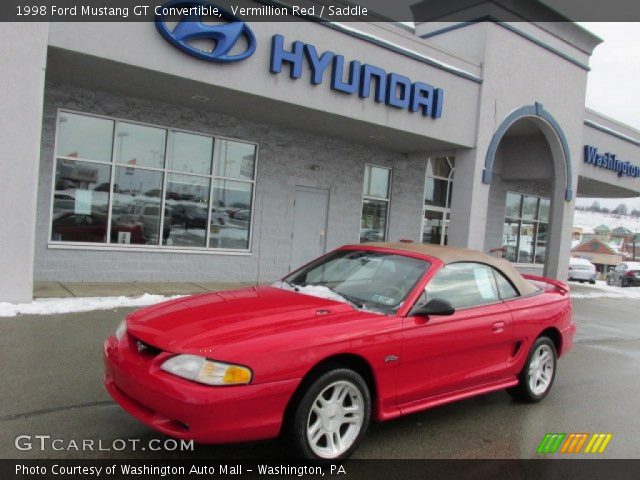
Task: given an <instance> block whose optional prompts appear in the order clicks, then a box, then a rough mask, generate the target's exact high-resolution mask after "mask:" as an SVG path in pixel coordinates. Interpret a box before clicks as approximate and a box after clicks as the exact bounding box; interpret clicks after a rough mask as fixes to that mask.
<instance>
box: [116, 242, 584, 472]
mask: <svg viewBox="0 0 640 480" xmlns="http://www.w3.org/2000/svg"><path fill="white" fill-rule="evenodd" d="M574 332H575V326H574V323H573V320H572V307H571V301H570V299H569V288H568V287H567V286H566V285H565V284H564V283H562V282H558V281H554V280H549V279H545V278H540V277H531V276H521V275H520V274H519V273H518V272H517V271H516V270H515V269H514V268H513V267H512V266H511V264H510V263H508V262H506V261H503V260H498V259H495V258H493V257H489V256H487V255H484V254H482V253H480V252H474V251H471V250H463V249H456V248H451V247H440V246H427V245H417V244H402V243H399V244H391V243H372V244H364V245H348V246H344V247H342V248H339V249H338V250H335V251H333V252H331V253H329V254H327V255H325V256H323V257H321V258H319V259H317V260H315V261H313V262H311V263H309V264H308V265H306V266H304V267H302V268H300V269H299V270H297V271H295V272H293V273H291V274H290V275H288V276H287V277H285V278H284V279H283V280H282V281H281V282H277V283H276V284H274V285H271V286H260V287H253V288H244V289H240V290H234V291H227V292H218V293H207V294H202V295H196V296H192V297H187V298H181V299H177V300H173V301H169V302H166V303H162V304H159V305H156V306H153V307H150V308H145V309H142V310H139V311H136V312H134V313H132V314H130V315H128V316H127V318H126V319H125V320H124V321H123V322H122V324H121V325H120V326H119V327H118V329H117V331H116V333H115V335H114V336H111V337H109V339H107V341H106V343H105V346H104V359H105V365H106V373H105V384H106V388H107V390H108V391H109V393H110V394H111V396H112V397H113V398H114V399H115V400H116V401H117V402H118V403H119V404H120V405H121V406H122V408H124V409H125V410H126V411H127V412H129V413H130V414H132V415H133V416H135V417H136V418H138V419H139V420H141V421H142V422H144V423H146V424H148V425H150V426H151V427H153V428H155V429H157V430H159V431H161V432H163V433H165V434H168V435H171V436H174V437H179V438H185V439H194V440H195V441H197V442H203V443H226V442H237V441H246V440H257V439H265V438H271V437H276V436H278V435H280V434H283V435H286V437H287V438H288V439H290V440H291V441H292V443H293V445H294V446H295V447H296V449H297V452H298V453H299V455H301V456H302V457H304V458H310V459H342V458H346V457H348V456H349V455H350V454H351V453H352V452H353V451H354V450H355V449H356V447H357V445H358V443H359V441H360V440H361V439H362V437H363V436H364V435H365V432H366V430H367V426H368V424H369V422H370V420H371V419H372V418H373V419H375V420H378V421H381V420H389V419H392V418H395V417H398V416H400V415H405V414H409V413H412V412H416V411H419V410H423V409H426V408H430V407H433V406H436V405H441V404H443V403H447V402H451V401H454V400H459V399H462V398H467V397H470V396H473V395H479V394H483V393H487V392H490V391H493V390H498V389H503V388H506V389H507V390H508V391H509V392H510V393H511V394H512V395H513V396H514V397H516V398H518V399H520V400H523V401H528V402H537V401H539V400H541V399H542V398H544V397H545V396H546V395H547V393H548V392H549V389H550V388H551V385H552V384H553V380H554V376H555V373H556V361H557V357H558V356H560V355H563V354H565V353H566V352H567V351H568V350H569V349H570V348H571V346H572V339H573V334H574Z"/></svg>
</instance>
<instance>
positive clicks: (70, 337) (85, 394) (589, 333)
mask: <svg viewBox="0 0 640 480" xmlns="http://www.w3.org/2000/svg"><path fill="white" fill-rule="evenodd" d="M572 288H573V289H574V291H576V292H580V291H582V289H583V288H587V287H581V286H579V285H572ZM589 291H593V290H589ZM574 309H575V321H576V324H577V326H578V333H577V336H576V344H575V346H574V349H573V350H572V351H571V352H570V353H569V354H568V355H567V356H566V357H564V358H563V359H562V360H561V361H560V363H559V370H558V374H557V377H556V381H555V385H554V387H553V390H552V391H551V393H550V394H549V396H548V397H547V398H546V399H545V400H544V401H543V402H541V403H539V404H536V405H523V404H518V403H514V402H513V401H512V400H511V397H509V396H508V395H507V394H506V393H505V392H496V393H493V394H489V395H485V396H482V397H478V398H475V399H471V400H466V401H462V402H458V403H455V404H450V405H446V406H443V407H439V408H436V409H432V410H429V411H426V412H422V413H418V414H414V415H410V416H407V417H404V418H401V419H398V420H394V421H391V422H386V423H381V424H374V425H372V427H371V428H370V430H369V433H368V435H367V437H366V438H365V440H364V442H363V444H362V445H361V446H360V448H359V450H358V451H357V452H356V455H355V457H356V458H383V459H386V458H535V457H536V456H537V455H536V453H535V451H536V448H537V446H538V444H539V443H540V441H541V440H542V438H543V436H544V435H545V433H547V432H567V433H569V432H589V433H596V432H602V433H605V432H606V433H612V434H613V438H612V440H611V442H610V444H609V446H608V447H607V449H606V451H605V452H604V453H603V454H600V455H598V456H599V458H638V457H640V440H639V437H640V402H638V398H640V313H639V312H640V299H620V298H604V297H595V298H579V299H575V300H574ZM127 311H129V309H118V310H111V311H95V312H89V313H76V314H68V315H51V316H47V317H43V316H19V317H14V318H0V331H1V335H0V369H1V372H2V375H0V391H1V392H2V395H1V398H2V401H1V402H0V457H1V458H163V459H166V458H210V459H216V458H218V459H225V460H229V459H235V458H237V459H251V458H255V457H256V456H259V457H260V458H286V457H287V454H288V452H287V450H286V449H285V447H284V446H282V445H281V444H280V443H279V442H277V441H267V442H259V443H253V444H241V445H224V446H209V445H196V446H195V450H194V451H191V452H177V451H174V452H168V451H149V449H145V450H144V451H142V450H137V451H133V450H132V449H131V448H128V447H127V448H126V449H125V450H123V451H115V450H113V449H112V450H106V449H105V448H109V447H110V446H111V445H113V443H112V442H113V441H114V440H115V439H140V444H139V445H147V444H148V442H149V440H152V439H160V440H161V441H162V440H164V439H166V437H163V436H162V435H159V434H156V433H155V432H154V431H152V430H150V429H149V428H147V427H146V426H144V425H142V424H141V423H139V422H138V421H136V420H135V419H133V418H132V417H130V416H129V415H127V414H126V413H124V412H123V411H122V410H121V409H120V408H119V407H118V406H117V405H115V404H114V403H113V402H112V401H111V400H110V397H109V396H108V395H107V393H106V392H105V390H104V388H103V386H102V343H103V341H104V339H105V338H106V336H107V335H109V334H110V333H111V332H113V330H114V329H115V327H116V325H117V324H118V322H119V321H120V319H121V318H122V317H123V316H124V315H125V313H126V312H127ZM18 435H31V436H35V435H51V437H52V438H58V439H62V440H63V442H59V443H58V445H66V444H67V443H68V442H70V441H72V440H75V441H76V442H78V443H80V442H82V440H84V439H90V440H94V442H95V444H94V445H95V449H94V450H93V451H86V452H78V451H76V450H73V449H71V450H61V451H55V450H52V449H46V450H45V451H40V449H39V448H33V449H31V450H25V451H22V450H18V449H16V448H15V446H14V443H15V438H16V437H17V436H18ZM98 441H100V442H101V445H102V446H101V448H103V450H97V448H98ZM156 445H158V443H156ZM33 447H38V442H36V441H34V442H33ZM256 452H258V453H256ZM587 455H588V454H580V455H579V456H581V457H583V456H587Z"/></svg>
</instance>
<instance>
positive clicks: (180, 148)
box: [168, 132, 213, 175]
mask: <svg viewBox="0 0 640 480" xmlns="http://www.w3.org/2000/svg"><path fill="white" fill-rule="evenodd" d="M212 153H213V138H211V137H205V136H203V135H193V134H191V133H184V132H173V135H172V138H171V155H170V156H169V161H168V168H169V170H176V171H178V172H184V173H194V174H197V175H209V174H210V173H211V158H212Z"/></svg>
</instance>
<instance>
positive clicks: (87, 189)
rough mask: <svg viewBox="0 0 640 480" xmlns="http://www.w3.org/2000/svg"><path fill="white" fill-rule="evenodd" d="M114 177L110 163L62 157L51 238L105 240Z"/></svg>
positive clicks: (59, 240)
mask: <svg viewBox="0 0 640 480" xmlns="http://www.w3.org/2000/svg"><path fill="white" fill-rule="evenodd" d="M110 178H111V167H110V166H109V165H102V164H99V163H89V162H79V161H74V160H63V159H58V162H57V165H56V173H55V189H54V193H53V216H52V225H51V240H53V241H56V242H88V243H96V242H101V243H104V242H105V240H106V235H107V212H108V209H109V180H110Z"/></svg>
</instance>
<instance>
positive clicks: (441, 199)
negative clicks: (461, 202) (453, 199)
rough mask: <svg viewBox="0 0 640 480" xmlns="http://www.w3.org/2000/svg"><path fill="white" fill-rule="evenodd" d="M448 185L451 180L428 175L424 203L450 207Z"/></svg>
mask: <svg viewBox="0 0 640 480" xmlns="http://www.w3.org/2000/svg"><path fill="white" fill-rule="evenodd" d="M448 185H449V182H448V181H447V180H438V179H435V178H428V177H427V179H426V183H425V189H424V204H425V205H431V206H434V207H448V206H449V202H448V200H449V199H448V197H447V187H448Z"/></svg>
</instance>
